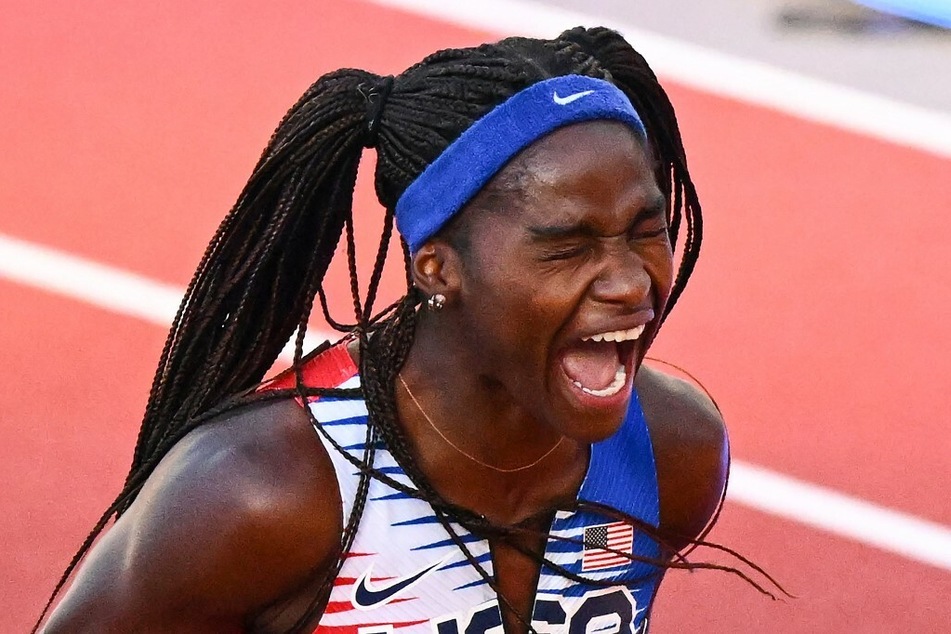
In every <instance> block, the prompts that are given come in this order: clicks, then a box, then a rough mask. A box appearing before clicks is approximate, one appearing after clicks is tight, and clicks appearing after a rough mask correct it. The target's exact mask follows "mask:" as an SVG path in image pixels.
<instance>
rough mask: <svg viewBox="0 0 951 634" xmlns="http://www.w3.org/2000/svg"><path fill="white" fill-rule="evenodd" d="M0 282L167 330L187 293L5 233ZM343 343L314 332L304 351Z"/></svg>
mask: <svg viewBox="0 0 951 634" xmlns="http://www.w3.org/2000/svg"><path fill="white" fill-rule="evenodd" d="M0 277H4V278H6V279H8V280H11V281H13V282H18V283H20V284H24V285H26V286H32V287H35V288H39V289H42V290H44V291H47V292H50V293H54V294H56V295H63V296H65V297H68V298H70V299H75V300H77V301H80V302H83V303H86V304H92V305H93V306H96V307H98V308H102V309H104V310H107V311H109V312H113V313H118V314H120V315H125V316H127V317H134V318H135V319H141V320H143V321H145V322H148V323H150V324H153V325H156V326H159V327H161V328H164V329H168V328H169V326H171V324H172V320H173V319H175V313H176V312H178V305H179V304H180V303H181V301H182V296H183V295H184V294H185V289H183V288H180V287H178V286H174V285H172V284H167V283H165V282H159V281H157V280H153V279H151V278H148V277H145V276H143V275H139V274H138V273H133V272H131V271H125V270H122V269H119V268H115V267H112V266H109V265H106V264H101V263H99V262H94V261H92V260H89V259H86V258H83V257H80V256H77V255H72V254H69V253H66V252H63V251H59V250H57V249H52V248H50V247H46V246H42V245H39V244H36V243H33V242H27V241H26V240H20V239H18V238H13V237H11V236H7V235H3V234H0ZM338 338H339V335H336V334H334V333H332V332H327V331H320V330H316V331H315V330H311V329H308V331H307V335H305V337H304V351H305V352H306V351H308V350H312V349H314V348H316V347H317V345H318V344H320V343H322V342H323V341H324V340H326V339H330V340H336V339H338ZM280 358H281V360H282V361H284V362H285V363H290V362H292V361H293V360H294V341H293V338H292V339H291V341H289V342H288V344H287V346H285V347H284V350H283V351H282V352H281V357H280Z"/></svg>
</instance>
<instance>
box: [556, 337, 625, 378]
mask: <svg viewBox="0 0 951 634" xmlns="http://www.w3.org/2000/svg"><path fill="white" fill-rule="evenodd" d="M619 363H620V362H619V360H618V353H617V344H616V343H614V342H611V341H600V342H595V341H586V342H582V343H580V344H578V345H576V346H572V347H571V348H569V349H568V351H567V352H566V353H565V354H564V356H563V357H562V358H561V366H562V368H564V370H565V374H567V375H568V378H569V379H571V380H572V381H577V382H578V383H581V385H583V386H585V387H586V388H588V389H589V390H603V389H604V388H606V387H607V386H609V385H611V382H612V381H614V375H615V373H616V372H617V367H618V365H619Z"/></svg>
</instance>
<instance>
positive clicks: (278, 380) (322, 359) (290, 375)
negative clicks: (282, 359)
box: [258, 339, 358, 392]
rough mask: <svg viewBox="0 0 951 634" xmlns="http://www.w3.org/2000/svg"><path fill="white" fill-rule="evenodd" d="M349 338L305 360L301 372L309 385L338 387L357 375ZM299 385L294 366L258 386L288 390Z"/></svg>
mask: <svg viewBox="0 0 951 634" xmlns="http://www.w3.org/2000/svg"><path fill="white" fill-rule="evenodd" d="M348 342H349V339H345V340H343V341H341V342H339V343H337V344H335V345H333V346H331V347H330V348H327V349H326V350H324V351H323V352H321V353H320V354H318V355H317V356H315V357H314V358H312V359H307V360H306V361H304V365H303V366H302V367H301V374H302V377H303V381H304V385H306V386H307V387H337V386H338V385H340V384H341V383H343V382H344V381H346V380H347V379H350V378H352V377H354V376H356V374H357V372H358V369H357V366H356V364H355V363H354V362H353V358H352V357H351V356H350V351H349V350H347V343H348ZM296 385H297V378H296V376H295V373H294V369H293V368H288V369H287V370H284V371H283V372H281V373H280V374H278V375H277V376H276V377H274V378H273V379H271V380H270V381H267V382H266V383H264V384H263V385H261V387H259V388H258V391H259V392H266V391H268V390H287V389H290V388H293V387H296Z"/></svg>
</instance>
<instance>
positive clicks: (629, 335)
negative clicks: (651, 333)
mask: <svg viewBox="0 0 951 634" xmlns="http://www.w3.org/2000/svg"><path fill="white" fill-rule="evenodd" d="M643 333H644V326H637V327H635V328H630V329H628V330H612V331H611V332H601V333H598V334H596V335H591V336H590V337H582V338H581V340H582V341H633V340H634V339H637V338H638V337H640V336H641V335H642V334H643Z"/></svg>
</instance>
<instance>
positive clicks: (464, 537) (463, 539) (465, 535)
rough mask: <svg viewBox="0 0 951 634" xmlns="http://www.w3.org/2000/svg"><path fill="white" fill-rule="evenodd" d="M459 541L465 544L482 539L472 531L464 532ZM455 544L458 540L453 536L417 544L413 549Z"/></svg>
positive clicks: (427, 548)
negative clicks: (420, 544)
mask: <svg viewBox="0 0 951 634" xmlns="http://www.w3.org/2000/svg"><path fill="white" fill-rule="evenodd" d="M459 541H461V542H462V543H463V544H470V543H472V542H478V541H481V540H480V539H479V538H478V537H476V536H475V535H473V534H472V533H463V534H461V535H459ZM455 545H456V542H455V541H453V540H452V538H449V539H443V540H440V541H438V542H431V543H429V544H423V545H422V546H417V547H415V548H413V549H412V550H429V549H431V548H443V547H444V546H455Z"/></svg>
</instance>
